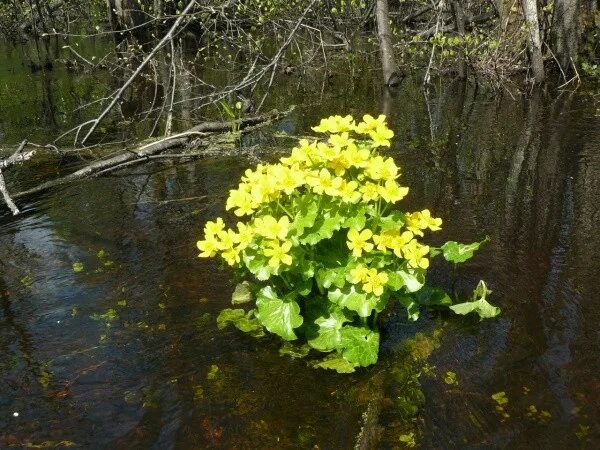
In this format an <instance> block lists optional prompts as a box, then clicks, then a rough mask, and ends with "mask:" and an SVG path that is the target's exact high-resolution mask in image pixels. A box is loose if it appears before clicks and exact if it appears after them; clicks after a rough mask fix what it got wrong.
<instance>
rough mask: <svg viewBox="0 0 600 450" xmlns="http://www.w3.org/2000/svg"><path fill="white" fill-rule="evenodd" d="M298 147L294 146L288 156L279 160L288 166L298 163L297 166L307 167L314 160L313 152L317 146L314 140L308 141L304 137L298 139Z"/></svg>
mask: <svg viewBox="0 0 600 450" xmlns="http://www.w3.org/2000/svg"><path fill="white" fill-rule="evenodd" d="M299 144H300V147H294V148H293V149H292V154H291V155H290V156H289V157H284V158H281V159H280V161H281V162H282V163H283V164H286V165H288V166H294V165H298V166H299V167H309V166H311V165H312V164H313V163H314V162H315V161H314V156H313V155H314V153H315V150H316V148H317V143H316V141H314V142H308V140H306V139H300V142H299Z"/></svg>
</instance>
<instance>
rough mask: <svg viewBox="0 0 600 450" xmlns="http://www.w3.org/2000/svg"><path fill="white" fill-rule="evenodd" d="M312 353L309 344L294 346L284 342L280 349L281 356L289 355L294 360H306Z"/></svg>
mask: <svg viewBox="0 0 600 450" xmlns="http://www.w3.org/2000/svg"><path fill="white" fill-rule="evenodd" d="M309 352H310V346H309V345H307V344H304V345H294V344H292V343H291V342H287V341H284V342H283V345H282V346H281V347H280V348H279V354H280V355H288V356H291V357H292V358H304V357H305V356H307V355H308V353H309Z"/></svg>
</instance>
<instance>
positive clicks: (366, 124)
mask: <svg viewBox="0 0 600 450" xmlns="http://www.w3.org/2000/svg"><path fill="white" fill-rule="evenodd" d="M382 126H385V116H384V115H383V114H380V115H379V117H377V119H375V118H373V116H372V115H370V114H366V115H364V116H363V121H362V122H360V123H359V124H358V125H357V126H356V132H358V133H361V134H367V133H368V132H369V131H371V130H376V129H377V128H378V127H382Z"/></svg>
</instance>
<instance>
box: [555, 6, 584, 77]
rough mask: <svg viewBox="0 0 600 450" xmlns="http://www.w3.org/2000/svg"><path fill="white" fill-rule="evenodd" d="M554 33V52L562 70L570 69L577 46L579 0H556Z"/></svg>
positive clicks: (579, 26) (575, 57) (568, 70)
mask: <svg viewBox="0 0 600 450" xmlns="http://www.w3.org/2000/svg"><path fill="white" fill-rule="evenodd" d="M553 22H554V23H553V24H552V28H553V29H554V33H555V45H554V46H555V48H554V53H555V54H556V57H557V59H558V62H559V64H560V66H561V68H562V70H563V71H564V72H565V73H567V72H570V71H572V64H574V63H575V61H576V60H577V53H578V47H579V30H580V29H581V24H580V23H579V2H578V0H557V1H556V4H555V7H554V21H553Z"/></svg>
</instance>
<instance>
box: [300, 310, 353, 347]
mask: <svg viewBox="0 0 600 450" xmlns="http://www.w3.org/2000/svg"><path fill="white" fill-rule="evenodd" d="M350 321H351V318H350V317H348V315H347V314H345V313H344V311H343V310H342V309H341V308H331V309H330V311H329V313H328V314H327V315H326V316H321V317H318V318H317V319H316V320H315V321H314V323H315V324H316V325H317V326H318V329H317V332H316V333H317V335H316V337H314V338H312V339H309V341H308V343H309V345H310V346H311V347H313V348H315V349H317V350H319V351H322V352H328V351H331V350H334V349H335V348H337V347H338V346H339V345H340V343H341V342H342V333H341V330H342V327H343V326H344V324H345V323H346V322H350Z"/></svg>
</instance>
